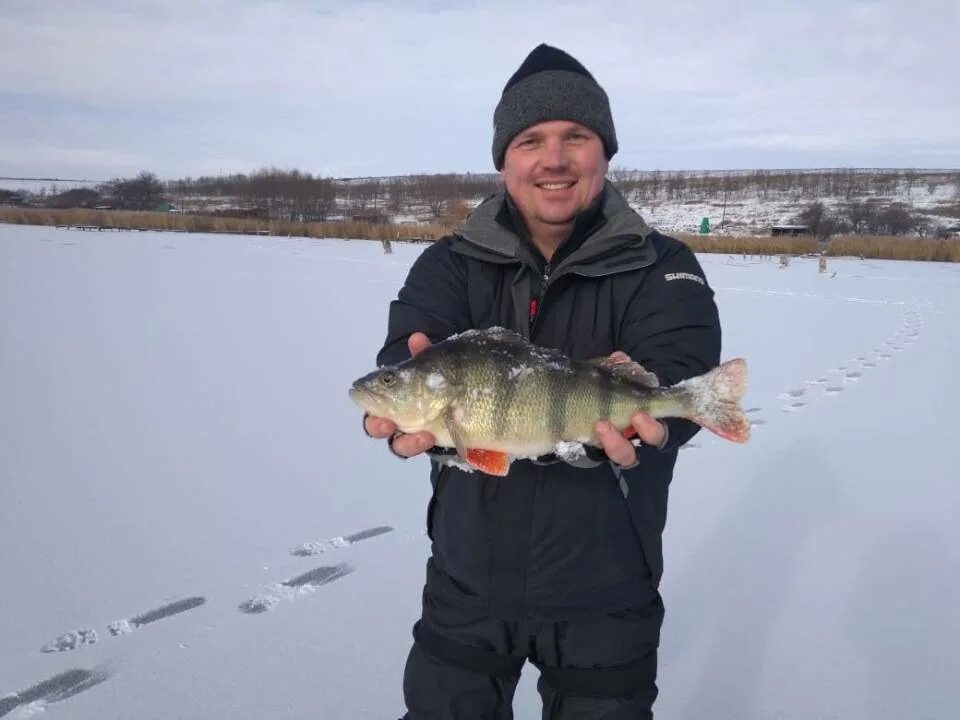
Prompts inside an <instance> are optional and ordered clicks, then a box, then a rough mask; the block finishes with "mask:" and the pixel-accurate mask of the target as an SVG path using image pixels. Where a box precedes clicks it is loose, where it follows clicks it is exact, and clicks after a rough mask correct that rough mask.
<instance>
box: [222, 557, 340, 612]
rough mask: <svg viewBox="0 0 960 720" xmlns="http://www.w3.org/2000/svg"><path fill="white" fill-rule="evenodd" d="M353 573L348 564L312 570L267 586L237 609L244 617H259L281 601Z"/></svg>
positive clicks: (309, 591) (297, 597)
mask: <svg viewBox="0 0 960 720" xmlns="http://www.w3.org/2000/svg"><path fill="white" fill-rule="evenodd" d="M353 571H354V567H353V566H352V565H350V564H349V563H341V564H340V565H334V566H322V567H318V568H314V569H313V570H310V571H308V572H305V573H303V574H302V575H297V576H296V577H294V578H291V579H290V580H285V581H283V582H280V583H276V584H274V585H271V586H269V587H268V588H267V589H266V590H265V591H264V592H263V593H261V594H260V595H256V596H254V597H252V598H250V599H248V600H244V601H243V602H242V603H240V604H239V605H238V606H237V609H238V610H239V611H240V612H242V613H244V614H245V615H259V614H260V613H264V612H267V611H268V610H272V609H273V608H274V607H275V606H276V605H277V604H279V602H280V601H281V600H290V601H293V600H297V599H299V598H301V597H304V596H305V595H309V594H311V593H313V592H316V590H318V589H319V588H321V587H323V586H324V585H329V584H330V583H332V582H335V581H337V580H339V579H340V578H343V577H346V576H347V575H349V574H350V573H352V572H353Z"/></svg>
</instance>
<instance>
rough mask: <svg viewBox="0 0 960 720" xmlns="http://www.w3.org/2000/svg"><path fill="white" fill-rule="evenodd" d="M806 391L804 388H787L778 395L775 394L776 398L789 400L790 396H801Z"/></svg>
mask: <svg viewBox="0 0 960 720" xmlns="http://www.w3.org/2000/svg"><path fill="white" fill-rule="evenodd" d="M806 392H807V391H806V390H805V389H804V388H797V389H796V390H788V391H787V392H785V393H780V394H779V395H777V399H778V400H790V399H792V398H798V397H803V395H804V394H806Z"/></svg>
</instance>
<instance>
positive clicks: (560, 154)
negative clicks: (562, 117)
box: [543, 140, 570, 169]
mask: <svg viewBox="0 0 960 720" xmlns="http://www.w3.org/2000/svg"><path fill="white" fill-rule="evenodd" d="M569 161H570V158H569V156H568V155H567V147H566V145H565V144H564V143H563V141H562V140H549V141H547V142H546V143H545V144H544V152H543V166H544V167H546V168H550V169H556V168H565V167H566V166H567V164H568V163H569Z"/></svg>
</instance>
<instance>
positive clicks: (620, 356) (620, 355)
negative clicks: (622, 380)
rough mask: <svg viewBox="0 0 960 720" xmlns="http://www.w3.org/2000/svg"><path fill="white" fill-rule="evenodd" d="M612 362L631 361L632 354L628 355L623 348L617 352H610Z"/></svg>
mask: <svg viewBox="0 0 960 720" xmlns="http://www.w3.org/2000/svg"><path fill="white" fill-rule="evenodd" d="M610 362H613V363H625V362H630V356H629V355H627V354H626V353H625V352H624V351H623V350H617V351H616V352H613V353H610Z"/></svg>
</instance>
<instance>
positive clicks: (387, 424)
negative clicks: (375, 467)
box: [363, 332, 437, 457]
mask: <svg viewBox="0 0 960 720" xmlns="http://www.w3.org/2000/svg"><path fill="white" fill-rule="evenodd" d="M431 344H432V343H431V342H430V338H428V337H427V336H426V335H424V334H423V333H420V332H417V333H413V335H411V336H410V339H409V340H407V347H409V348H410V355H411V356H416V355H418V354H419V353H421V352H423V351H424V350H426V349H427V348H428V347H430V345H431ZM363 429H364V430H366V432H367V434H368V435H369V436H370V437H375V438H380V439H383V438H389V437H392V436H393V435H396V437H395V438H394V439H393V442H392V444H391V449H392V450H393V452H394V453H396V454H397V455H401V456H403V457H413V456H414V455H419V454H420V453H422V452H424V451H426V450H429V449H430V448H432V447H433V446H434V445H436V444H437V439H436V438H435V437H434V436H433V433H428V432H418V433H410V434H409V435H408V434H406V433H398V432H397V426H396V425H395V424H394V423H393V421H392V420H388V419H387V418H382V417H376V416H375V415H367V417H366V418H364V421H363Z"/></svg>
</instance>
